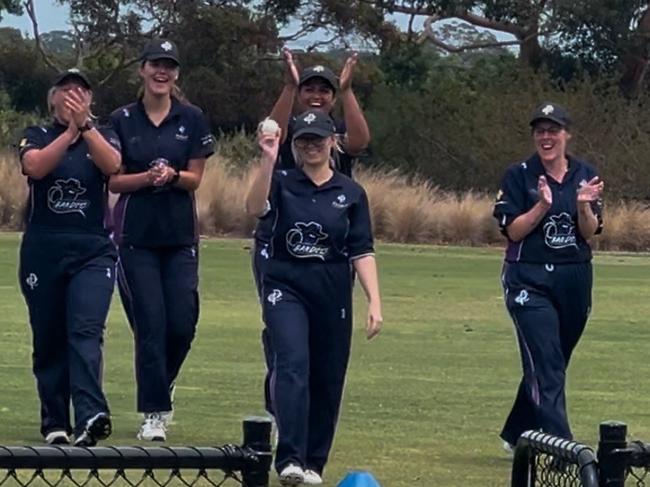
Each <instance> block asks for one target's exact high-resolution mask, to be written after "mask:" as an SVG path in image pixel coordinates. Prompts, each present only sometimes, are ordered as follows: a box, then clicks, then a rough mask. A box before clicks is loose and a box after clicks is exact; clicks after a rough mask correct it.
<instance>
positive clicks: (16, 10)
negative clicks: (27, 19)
mask: <svg viewBox="0 0 650 487" xmlns="http://www.w3.org/2000/svg"><path fill="white" fill-rule="evenodd" d="M3 11H5V12H7V13H10V14H13V15H22V14H23V7H22V5H21V4H20V0H0V20H2V12H3Z"/></svg>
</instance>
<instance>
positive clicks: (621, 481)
mask: <svg viewBox="0 0 650 487" xmlns="http://www.w3.org/2000/svg"><path fill="white" fill-rule="evenodd" d="M626 437H627V425H626V424H625V423H621V422H618V421H607V422H604V423H600V441H599V442H598V466H599V468H600V487H625V470H626V467H627V465H626V463H625V457H624V456H622V455H615V454H614V453H613V452H614V450H618V449H624V448H626V447H627V440H626Z"/></svg>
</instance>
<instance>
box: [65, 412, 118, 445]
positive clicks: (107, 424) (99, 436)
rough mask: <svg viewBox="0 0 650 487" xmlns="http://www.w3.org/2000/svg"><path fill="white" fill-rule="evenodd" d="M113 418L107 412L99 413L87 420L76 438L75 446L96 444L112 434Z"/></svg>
mask: <svg viewBox="0 0 650 487" xmlns="http://www.w3.org/2000/svg"><path fill="white" fill-rule="evenodd" d="M111 432H112V425H111V419H110V418H109V416H108V414H106V413H97V414H96V415H95V416H93V417H92V418H90V419H89V420H88V421H87V422H86V426H85V428H84V430H83V431H82V432H81V434H80V435H79V436H78V437H77V438H76V439H75V441H74V446H95V445H96V444H97V442H98V441H99V440H105V439H106V438H108V437H109V436H110V435H111Z"/></svg>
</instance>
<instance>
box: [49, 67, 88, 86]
mask: <svg viewBox="0 0 650 487" xmlns="http://www.w3.org/2000/svg"><path fill="white" fill-rule="evenodd" d="M73 79H74V80H77V81H80V82H81V84H82V85H83V86H84V87H85V88H86V89H88V90H90V89H91V85H90V80H89V79H88V76H86V75H85V74H84V73H83V72H81V71H80V70H79V69H77V68H70V69H66V70H65V71H62V72H60V73H59V74H57V75H56V77H55V78H54V80H53V81H52V86H60V85H62V84H64V83H65V82H67V81H71V80H73Z"/></svg>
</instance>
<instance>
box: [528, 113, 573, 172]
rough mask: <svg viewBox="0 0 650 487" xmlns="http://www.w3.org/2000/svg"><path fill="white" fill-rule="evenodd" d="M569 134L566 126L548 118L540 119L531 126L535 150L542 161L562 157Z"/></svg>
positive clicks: (551, 160) (555, 159)
mask: <svg viewBox="0 0 650 487" xmlns="http://www.w3.org/2000/svg"><path fill="white" fill-rule="evenodd" d="M570 139H571V134H570V133H569V132H567V130H566V128H564V127H562V126H561V125H559V124H557V123H555V122H552V121H550V120H540V121H539V122H537V123H536V124H535V125H534V126H533V141H534V142H535V150H536V151H537V153H538V154H539V157H540V158H541V159H542V161H543V162H548V163H551V162H554V161H557V160H560V159H562V158H564V156H565V154H566V147H567V144H568V142H569V140H570Z"/></svg>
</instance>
